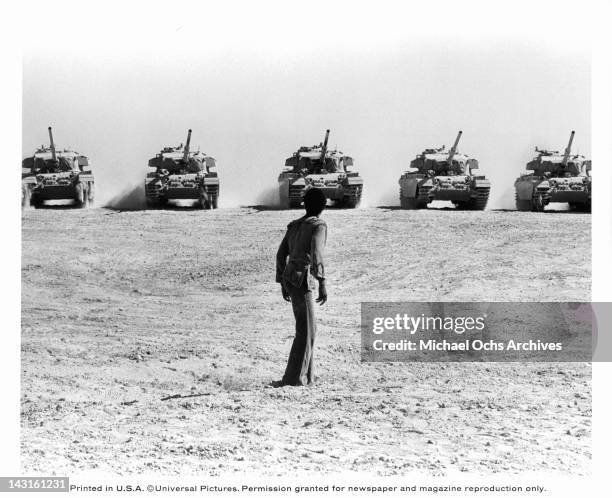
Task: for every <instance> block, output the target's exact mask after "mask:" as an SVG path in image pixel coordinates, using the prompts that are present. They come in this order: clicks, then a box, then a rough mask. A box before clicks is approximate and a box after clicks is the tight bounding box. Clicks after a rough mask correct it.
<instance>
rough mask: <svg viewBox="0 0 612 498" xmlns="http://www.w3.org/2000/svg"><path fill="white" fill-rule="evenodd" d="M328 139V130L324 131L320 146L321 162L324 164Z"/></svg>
mask: <svg viewBox="0 0 612 498" xmlns="http://www.w3.org/2000/svg"><path fill="white" fill-rule="evenodd" d="M328 140H329V130H327V131H326V132H325V141H324V142H323V147H321V162H322V163H324V164H325V154H327V141H328Z"/></svg>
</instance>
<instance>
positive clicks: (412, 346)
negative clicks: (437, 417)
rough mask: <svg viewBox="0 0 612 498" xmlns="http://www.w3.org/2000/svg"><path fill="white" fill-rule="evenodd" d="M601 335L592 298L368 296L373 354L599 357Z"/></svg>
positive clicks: (367, 333) (368, 357)
mask: <svg viewBox="0 0 612 498" xmlns="http://www.w3.org/2000/svg"><path fill="white" fill-rule="evenodd" d="M599 304H603V303H599ZM611 311H612V310H611ZM602 316H603V315H602ZM602 316H600V320H599V321H600V322H602V320H601V318H602ZM599 325H600V328H602V329H603V327H601V325H602V324H601V323H600V324H599ZM596 343H597V316H596V314H595V311H594V307H593V306H592V303H582V302H581V303H576V302H571V303H566V302H541V303H537V302H536V303H521V302H506V303H499V302H495V303H492V302H429V303H427V302H411V303H409V302H405V303H373V302H364V303H362V304H361V346H362V349H361V358H362V361H366V362H370V361H371V362H375V361H395V362H402V361H422V362H429V361H431V362H439V361H453V362H458V361H504V362H505V361H592V360H593V346H594V345H595V344H596Z"/></svg>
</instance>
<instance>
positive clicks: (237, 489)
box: [70, 483, 546, 495]
mask: <svg viewBox="0 0 612 498" xmlns="http://www.w3.org/2000/svg"><path fill="white" fill-rule="evenodd" d="M70 491H71V492H111V491H112V492H118V493H121V492H149V493H159V492H175V493H212V494H238V493H242V494H245V493H246V494H268V493H279V494H287V493H292V494H297V495H303V494H312V493H315V494H317V495H318V494H323V493H327V494H335V495H340V494H345V493H350V494H356V493H358V494H370V495H372V494H377V495H378V494H385V493H398V492H399V493H428V494H444V493H449V492H452V493H465V494H480V493H512V494H541V493H543V492H544V491H546V489H545V487H544V486H542V485H540V484H535V483H533V484H530V485H527V486H524V485H518V484H490V485H484V484H474V485H465V484H462V485H435V486H434V485H421V484H412V483H406V484H405V485H380V484H354V485H348V484H343V485H339V484H324V485H320V484H311V485H304V486H296V485H285V484H274V485H261V484H259V485H255V484H231V485H211V484H204V483H189V484H159V483H157V484H142V483H132V484H117V485H110V484H104V485H77V484H71V485H70Z"/></svg>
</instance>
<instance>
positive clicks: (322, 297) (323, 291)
mask: <svg viewBox="0 0 612 498" xmlns="http://www.w3.org/2000/svg"><path fill="white" fill-rule="evenodd" d="M326 301H327V288H326V287H325V280H319V297H318V298H317V303H319V305H321V306H323V305H324V304H325V302H326Z"/></svg>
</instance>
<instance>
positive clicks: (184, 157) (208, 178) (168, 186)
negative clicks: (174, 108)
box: [145, 130, 219, 209]
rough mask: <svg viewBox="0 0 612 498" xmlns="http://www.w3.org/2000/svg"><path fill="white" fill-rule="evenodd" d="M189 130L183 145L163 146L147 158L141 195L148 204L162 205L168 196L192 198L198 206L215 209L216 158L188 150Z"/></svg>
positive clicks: (170, 198) (216, 192)
mask: <svg viewBox="0 0 612 498" xmlns="http://www.w3.org/2000/svg"><path fill="white" fill-rule="evenodd" d="M190 144H191V130H189V131H188V132H187V141H186V142H185V145H183V144H181V145H179V146H178V147H164V148H163V149H162V150H161V151H160V152H159V154H157V155H156V156H155V157H153V158H152V159H150V160H149V171H148V172H147V177H146V179H145V195H146V199H147V206H148V207H150V208H156V207H162V206H165V205H166V204H167V203H168V201H170V200H182V199H187V200H194V201H196V203H197V205H198V206H199V207H200V208H202V209H216V208H217V205H218V201H219V178H218V176H217V172H216V171H213V170H214V169H215V168H216V161H215V159H214V158H213V157H210V156H207V155H206V154H204V153H203V152H200V151H199V150H198V151H197V152H192V151H191V148H190Z"/></svg>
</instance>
